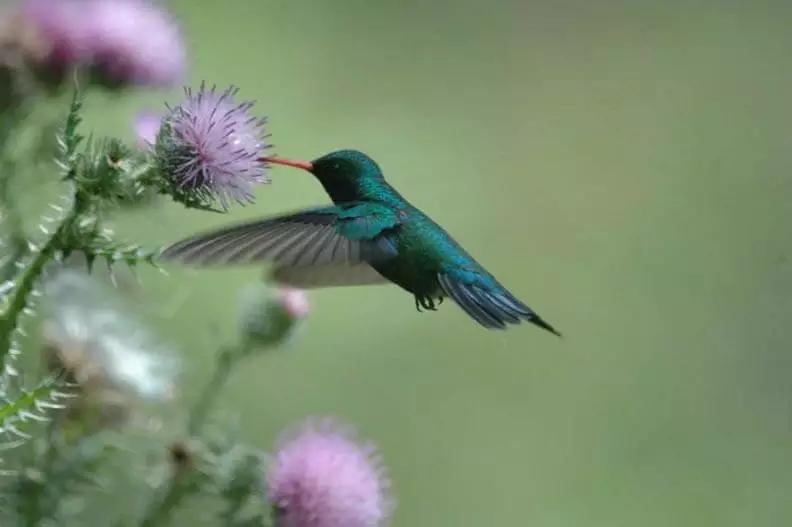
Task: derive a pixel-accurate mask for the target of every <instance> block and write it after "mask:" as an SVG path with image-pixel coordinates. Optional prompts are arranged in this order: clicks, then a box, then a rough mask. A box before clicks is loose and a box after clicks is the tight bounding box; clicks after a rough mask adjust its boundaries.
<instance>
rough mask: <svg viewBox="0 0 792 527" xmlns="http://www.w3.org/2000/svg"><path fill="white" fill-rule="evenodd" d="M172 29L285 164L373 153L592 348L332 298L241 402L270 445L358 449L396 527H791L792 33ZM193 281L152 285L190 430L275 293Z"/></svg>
mask: <svg viewBox="0 0 792 527" xmlns="http://www.w3.org/2000/svg"><path fill="white" fill-rule="evenodd" d="M173 8H174V10H175V11H176V12H177V14H178V15H179V17H180V18H181V21H182V23H183V26H184V31H185V34H186V37H187V39H188V41H189V45H190V49H191V53H192V73H191V82H192V83H193V84H197V83H199V82H200V81H201V80H206V81H207V82H209V83H217V84H219V85H226V84H230V83H233V84H236V85H238V86H240V87H241V90H242V91H241V95H242V96H244V97H245V98H253V99H256V100H257V101H258V104H257V109H258V111H259V112H261V113H262V114H267V115H269V117H270V130H271V131H272V133H273V141H274V142H275V143H276V145H277V148H276V151H277V152H278V153H279V154H281V155H287V156H293V157H298V158H299V157H302V158H308V159H310V158H314V157H317V156H319V155H321V154H324V153H326V152H329V151H331V150H334V149H338V148H357V149H360V150H363V151H365V152H367V153H368V154H370V155H371V156H372V157H374V158H375V159H376V160H378V162H379V163H380V164H381V166H382V167H383V169H384V171H385V174H386V176H387V177H388V179H389V180H390V181H391V182H392V183H393V184H394V185H395V186H396V187H397V188H398V189H399V190H401V191H402V192H403V193H404V194H405V195H406V196H407V197H408V199H410V200H412V202H413V203H414V204H415V205H417V206H419V207H421V208H423V209H424V210H425V211H427V212H428V213H430V214H431V215H432V216H433V217H434V219H435V220H437V221H438V222H439V223H441V224H442V225H444V226H445V227H446V228H447V229H448V230H449V231H450V232H451V233H452V234H453V235H454V236H455V237H456V238H457V239H458V240H459V241H460V242H461V243H462V244H463V245H464V246H465V247H466V248H467V249H468V250H469V251H470V252H471V253H472V254H473V255H475V256H476V257H477V258H478V259H479V260H480V261H481V263H483V264H484V265H486V266H487V267H488V268H489V269H490V270H491V271H492V272H493V273H494V274H496V275H497V276H498V277H499V278H500V279H501V281H502V282H503V283H505V284H507V285H508V286H509V287H510V289H511V290H512V291H513V292H515V294H517V295H518V296H520V297H521V298H523V299H524V300H525V301H526V302H527V303H528V304H529V305H531V306H533V307H534V308H536V309H537V310H538V312H539V313H541V314H542V315H543V316H544V317H545V318H546V319H548V320H549V321H550V322H552V323H553V324H555V325H556V326H557V327H559V328H560V329H561V330H562V331H563V332H564V334H565V337H564V338H563V339H556V338H554V337H552V336H549V335H548V334H546V333H544V332H542V331H539V330H537V329H535V328H533V327H527V326H523V327H519V328H514V329H511V330H509V331H508V332H504V333H498V332H487V331H484V330H482V329H481V328H479V327H477V326H476V325H475V324H474V323H473V322H472V321H471V320H469V319H467V318H466V317H465V316H464V314H463V313H462V312H461V311H460V310H458V309H455V308H454V307H453V306H451V305H449V304H445V305H443V307H442V310H441V311H439V312H438V313H428V314H427V313H424V314H419V313H417V312H416V311H415V309H414V306H413V299H412V298H411V297H410V296H409V295H407V294H406V293H404V292H403V291H401V290H399V289H397V288H396V287H371V288H350V289H328V290H322V291H317V292H314V293H312V294H311V300H312V302H313V304H314V312H313V313H312V315H311V318H310V320H309V321H308V323H307V325H306V327H305V328H304V330H303V331H302V333H301V335H300V336H299V338H298V339H297V340H296V341H295V342H294V343H293V344H292V345H291V346H290V347H289V349H287V350H284V351H283V352H276V353H273V354H270V355H268V356H261V357H258V358H256V359H254V360H251V361H250V362H248V363H247V364H246V367H245V368H243V369H242V370H241V371H238V372H237V374H236V375H235V377H234V379H233V382H232V385H231V387H230V389H229V390H228V391H227V392H226V393H225V394H224V397H223V401H222V403H221V404H222V405H223V407H224V409H225V411H224V412H222V413H223V414H226V415H227V414H234V415H237V419H238V422H239V423H240V427H241V433H242V435H243V437H244V438H245V440H246V441H248V442H250V443H253V444H255V445H257V446H261V447H263V448H269V447H270V445H271V444H272V441H273V440H274V438H275V437H276V435H277V433H278V431H279V430H280V429H281V428H282V427H283V426H284V425H286V424H288V423H291V422H293V421H295V420H298V419H301V418H303V417H304V416H307V415H317V414H334V415H338V416H341V417H342V418H343V419H344V420H347V421H350V422H352V423H354V424H355V425H356V426H357V427H358V428H359V429H360V431H361V433H362V435H364V436H365V437H369V438H372V439H374V440H375V441H376V442H377V443H378V444H379V445H380V446H381V449H382V452H383V454H384V457H385V460H386V462H387V465H388V467H389V469H390V472H391V475H392V479H393V484H394V490H395V493H396V495H397V497H398V501H399V506H398V510H397V513H396V517H395V521H394V525H395V526H411V527H424V526H426V527H429V526H431V527H446V526H448V527H467V526H482V525H486V526H491V525H496V526H501V525H507V526H513V525H526V526H581V525H585V526H603V527H605V526H607V527H613V526H622V525H623V526H634V525H642V526H669V525H695V526H697V527H703V526H710V525H711V526H719V527H723V526H745V525H763V526H764V525H766V526H777V525H789V524H792V353H791V352H790V349H789V342H790V339H791V338H792V325H791V324H790V323H789V318H790V313H792V261H791V260H790V247H792V230H791V229H790V218H792V210H791V209H790V207H791V206H792V205H790V196H791V195H792V177H791V176H790V174H791V173H792V105H790V103H789V101H790V94H792V68H790V56H791V53H790V52H791V51H792V32H791V31H790V30H789V28H790V20H792V4H790V3H789V2H786V1H776V2H773V1H767V2H714V1H713V2H694V1H687V2H683V1H667V2H660V1H655V2H631V1H617V0H609V1H602V2H591V1H588V0H567V1H561V2H549V1H545V2H538V1H525V0H523V1H520V0H512V1H498V2H481V1H480V0H477V1H473V0H462V1H460V0H457V1H433V2H417V1H404V2H395V1H391V2H372V1H363V0H359V1H337V2H304V1H288V2H287V1H278V2H276V1H261V0H244V1H243V0H236V1H233V2H215V1H208V0H201V1H198V0H182V1H177V2H174V3H173ZM163 98H167V99H168V100H169V101H171V102H175V101H177V100H178V94H176V93H174V94H168V95H167V97H163V95H162V94H146V95H145V96H140V97H137V98H134V99H122V100H120V101H117V103H114V105H113V107H112V111H108V106H107V104H105V102H106V101H105V102H103V101H102V100H101V98H96V99H89V101H88V110H89V115H88V116H87V123H88V125H89V126H91V127H93V128H94V129H95V130H98V131H100V132H107V133H112V134H115V135H118V134H126V136H127V137H130V138H131V137H132V135H131V134H132V132H131V128H130V124H129V122H130V119H131V117H132V116H133V115H134V113H135V112H136V111H138V110H140V109H142V108H145V107H152V106H153V107H160V106H161V103H162V100H163ZM326 201H327V198H326V196H325V195H324V194H323V192H322V190H321V188H320V187H319V185H318V184H317V183H316V182H315V181H313V180H312V178H310V177H308V176H306V175H304V174H301V173H299V172H296V171H293V170H289V169H283V168H281V169H276V170H274V171H273V184H272V185H271V186H267V187H263V188H261V189H260V191H259V192H258V201H257V203H256V204H255V205H253V206H249V207H246V208H235V209H234V210H233V212H232V213H231V214H230V215H228V216H218V215H212V214H206V213H196V212H190V211H185V210H183V209H182V208H181V207H178V206H175V205H168V206H167V207H163V208H162V209H159V210H158V211H157V212H156V213H151V212H150V211H146V212H145V213H132V214H128V215H127V216H124V217H122V218H121V219H120V220H119V228H120V230H121V231H122V232H125V233H127V234H129V235H134V236H135V238H136V239H138V240H139V241H140V242H143V243H146V244H150V245H155V244H158V243H165V242H169V241H173V240H175V239H177V238H180V237H183V236H186V235H189V234H192V233H194V232H197V231H198V230H201V229H204V228H208V227H217V226H221V225H225V224H227V223H230V222H233V221H236V220H241V219H247V218H254V217H260V216H265V215H270V214H275V213H280V212H285V211H290V210H293V209H295V208H301V207H306V206H312V205H317V204H322V203H325V202H326ZM169 271H170V272H171V277H170V278H165V277H162V276H160V275H159V274H158V273H156V272H154V271H152V272H143V273H142V277H143V283H144V288H145V293H146V295H147V297H148V299H149V300H148V304H147V305H149V311H150V314H151V315H152V317H153V318H155V319H157V320H159V323H160V325H161V327H162V331H163V333H164V334H165V335H166V336H167V337H168V338H169V339H170V340H171V341H172V342H174V343H175V344H178V345H180V346H182V349H183V351H184V357H185V364H186V372H185V380H186V382H185V385H184V388H183V392H184V393H183V397H184V399H185V400H186V401H188V402H189V401H190V400H191V399H193V398H194V397H195V395H196V393H197V390H198V388H199V386H200V384H201V382H203V381H204V380H205V379H206V378H207V376H208V375H209V369H210V365H211V357H212V355H213V353H214V350H215V349H216V348H217V346H219V345H220V344H222V343H224V342H227V341H229V340H231V339H233V338H234V335H235V331H236V309H237V305H238V292H239V289H240V288H241V287H242V286H243V285H244V284H246V283H248V282H251V281H254V280H257V279H259V277H260V276H261V270H260V269H252V268H247V269H230V270H213V271H198V270H186V269H178V268H170V269H169ZM220 418H221V419H223V418H227V417H225V416H223V415H221V416H220ZM201 507H202V504H201V503H200V502H198V503H193V504H192V506H191V508H192V510H193V511H195V512H194V516H195V518H200V511H201ZM195 518H193V519H192V520H191V521H190V523H189V524H190V525H193V524H195V523H193V522H194V521H195ZM183 524H184V525H187V522H186V521H185V523H183ZM197 524H199V525H200V521H199V522H198V523H197Z"/></svg>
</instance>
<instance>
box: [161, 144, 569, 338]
mask: <svg viewBox="0 0 792 527" xmlns="http://www.w3.org/2000/svg"><path fill="white" fill-rule="evenodd" d="M261 161H262V162H266V163H273V164H278V165H285V166H289V167H295V168H298V169H302V170H305V171H307V172H310V173H311V174H313V175H314V176H315V177H316V179H317V180H319V183H320V184H321V185H322V187H324V190H325V191H326V192H327V194H328V195H329V196H330V199H331V200H332V201H333V205H331V206H325V207H318V208H313V209H307V210H302V211H298V212H294V213H290V214H286V215H283V216H276V217H272V218H268V219H262V220H258V221H253V222H249V223H244V224H241V225H235V226H231V227H227V228H223V229H220V230H216V231H213V232H208V233H204V234H199V235H196V236H192V237H190V238H187V239H185V240H182V241H180V242H177V243H175V244H173V245H171V246H169V247H167V248H166V249H165V250H164V251H163V253H162V258H163V259H165V260H169V261H176V262H181V263H184V264H188V265H199V266H219V265H223V266H224V265H241V264H250V263H254V262H269V263H271V264H272V265H273V267H272V271H271V276H272V279H273V280H274V281H276V282H278V283H281V284H285V285H291V286H294V287H301V288H304V289H311V288H317V287H327V286H346V285H364V284H379V283H387V282H392V283H394V284H396V285H398V286H400V287H401V288H402V289H404V290H406V291H408V292H409V293H411V294H412V295H413V296H414V297H415V307H416V309H418V311H421V309H422V308H423V309H426V310H430V311H435V310H437V306H439V305H440V304H441V303H442V302H443V299H444V298H446V297H450V298H451V299H453V300H454V301H455V302H456V304H458V305H459V307H461V308H462V309H463V310H464V311H465V313H467V314H468V315H469V316H470V317H471V318H472V319H473V320H475V321H476V322H478V323H479V324H481V325H482V326H484V327H485V328H488V329H504V328H506V327H507V325H508V324H518V323H520V322H521V321H528V322H531V323H533V324H535V325H537V326H539V327H541V328H543V329H545V330H547V331H549V332H551V333H554V334H556V335H558V336H560V335H561V334H560V333H559V332H558V331H556V330H555V329H554V328H553V327H552V326H551V325H550V324H548V323H547V322H545V321H544V320H543V319H542V318H541V317H540V316H539V315H538V314H537V313H536V312H535V311H533V310H532V309H531V308H529V307H528V306H527V305H525V304H524V303H522V302H521V301H520V300H518V299H517V298H516V297H515V296H514V295H512V294H511V293H510V292H509V291H508V290H507V289H506V288H505V287H504V286H503V285H501V284H500V282H498V280H496V279H495V277H494V276H492V275H491V274H490V273H489V272H487V270H486V269H484V267H483V266H482V265H481V264H479V263H478V262H477V261H476V260H474V259H473V257H472V256H470V254H468V253H467V251H465V250H464V249H463V248H462V247H461V246H460V245H459V244H458V243H457V242H456V241H455V240H454V239H453V238H452V237H451V235H450V234H448V233H447V232H446V231H445V230H444V229H443V228H442V227H441V226H440V225H438V224H437V223H435V222H434V221H433V220H432V219H431V218H429V216H427V215H426V214H424V213H423V212H421V210H419V209H418V208H417V207H415V206H413V205H411V204H410V202H408V201H407V200H406V199H405V198H404V197H403V196H402V195H401V194H400V193H399V192H397V191H396V189H394V188H393V187H392V186H391V185H389V184H388V182H387V181H385V178H384V176H383V174H382V170H381V169H380V167H379V166H378V165H377V163H376V162H375V161H374V160H373V159H371V158H370V157H369V156H367V155H366V154H364V153H362V152H359V151H357V150H339V151H336V152H331V153H329V154H327V155H324V156H322V157H320V158H318V159H315V160H314V161H297V160H291V159H285V158H281V157H275V156H269V157H262V158H261Z"/></svg>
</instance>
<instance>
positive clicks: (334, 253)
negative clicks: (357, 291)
mask: <svg viewBox="0 0 792 527" xmlns="http://www.w3.org/2000/svg"><path fill="white" fill-rule="evenodd" d="M398 227H399V221H398V217H397V214H396V212H395V211H393V210H392V209H390V208H388V207H385V206H384V205H378V204H372V203H362V202H361V203H358V202H353V203H349V204H344V205H335V206H331V207H325V208H319V209H310V210H305V211H300V212H295V213H292V214H287V215H284V216H278V217H275V218H270V219H266V220H260V221H254V222H250V223H244V224H241V225H236V226H232V227H227V228H224V229H221V230H218V231H214V232H209V233H205V234H199V235H197V236H193V237H190V238H187V239H186V240H182V241H180V242H177V243H175V244H173V245H171V246H170V247H168V248H167V249H165V251H164V252H163V253H162V258H164V259H166V260H172V261H178V262H182V263H186V264H191V265H200V266H219V265H241V264H249V263H256V262H270V263H273V264H274V269H273V271H272V276H273V278H274V279H275V280H276V281H279V282H281V283H287V284H290V285H295V286H298V287H305V288H309V287H310V288H314V287H323V286H331V285H360V284H372V283H383V282H386V281H387V280H386V279H385V278H384V277H382V276H381V275H380V274H379V273H377V271H375V270H374V269H373V268H372V267H371V265H370V264H371V263H374V262H378V261H384V260H387V259H389V258H392V257H394V256H396V254H397V249H396V244H395V243H394V242H393V240H392V237H391V235H392V234H393V233H394V232H395V229H397V228H398Z"/></svg>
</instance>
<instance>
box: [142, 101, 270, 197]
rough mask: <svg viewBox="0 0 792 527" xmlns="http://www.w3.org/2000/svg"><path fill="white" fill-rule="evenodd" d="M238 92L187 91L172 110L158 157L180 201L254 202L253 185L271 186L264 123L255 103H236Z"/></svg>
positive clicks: (159, 139)
mask: <svg viewBox="0 0 792 527" xmlns="http://www.w3.org/2000/svg"><path fill="white" fill-rule="evenodd" d="M236 94H237V89H236V88H228V89H226V90H224V91H222V92H221V91H217V90H216V89H215V88H211V89H206V88H205V86H203V85H202V86H201V88H200V89H199V90H198V91H197V92H193V91H192V90H190V89H186V90H185V98H184V100H183V101H182V103H181V104H180V105H179V106H176V107H175V108H169V110H170V112H169V115H168V116H167V117H166V118H165V120H164V121H163V124H162V128H161V130H160V134H159V136H158V138H157V147H156V152H157V157H158V160H159V164H160V169H161V171H162V173H163V176H164V177H165V178H166V179H167V180H168V182H169V186H170V192H171V194H172V195H173V196H174V198H175V199H177V200H179V201H183V202H185V203H188V204H190V203H192V204H202V205H204V206H208V205H209V204H211V203H213V202H219V203H220V205H221V206H222V207H223V208H224V209H227V208H228V205H229V202H230V201H236V202H238V203H245V202H251V201H252V200H253V193H252V189H253V185H255V184H257V183H267V182H269V180H268V178H267V174H266V166H265V164H264V163H262V162H261V161H260V158H261V157H262V155H263V152H264V150H265V149H267V148H269V146H270V145H268V144H267V143H266V142H265V138H266V135H265V134H264V123H265V119H261V118H256V117H254V116H253V115H252V114H251V111H250V110H251V109H252V107H253V103H252V102H242V103H239V102H237V101H236V100H235V96H236Z"/></svg>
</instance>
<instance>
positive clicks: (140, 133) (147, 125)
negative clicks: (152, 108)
mask: <svg viewBox="0 0 792 527" xmlns="http://www.w3.org/2000/svg"><path fill="white" fill-rule="evenodd" d="M160 126H162V116H160V115H158V114H156V113H154V112H140V113H139V114H138V116H137V117H136V118H135V134H136V135H137V138H138V141H139V142H140V144H141V145H143V146H144V147H151V146H153V145H154V143H156V142H157V134H158V133H159V130H160Z"/></svg>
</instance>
